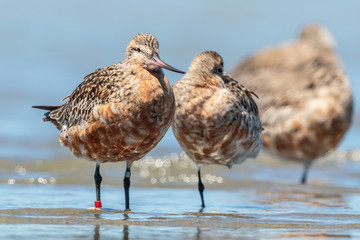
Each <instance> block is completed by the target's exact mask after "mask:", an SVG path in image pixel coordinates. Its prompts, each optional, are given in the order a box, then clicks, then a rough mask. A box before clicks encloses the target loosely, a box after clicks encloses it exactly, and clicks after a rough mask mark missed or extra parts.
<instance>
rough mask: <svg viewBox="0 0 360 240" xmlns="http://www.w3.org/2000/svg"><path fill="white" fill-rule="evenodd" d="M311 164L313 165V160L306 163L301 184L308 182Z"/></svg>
mask: <svg viewBox="0 0 360 240" xmlns="http://www.w3.org/2000/svg"><path fill="white" fill-rule="evenodd" d="M310 165H311V161H308V162H306V163H305V165H304V172H303V174H302V177H301V184H306V182H307V175H308V171H309V168H310Z"/></svg>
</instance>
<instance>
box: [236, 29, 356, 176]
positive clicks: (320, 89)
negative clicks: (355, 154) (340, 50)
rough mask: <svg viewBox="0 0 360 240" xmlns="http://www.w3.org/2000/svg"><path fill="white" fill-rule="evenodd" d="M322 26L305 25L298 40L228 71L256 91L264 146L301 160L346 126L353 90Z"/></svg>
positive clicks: (329, 145)
mask: <svg viewBox="0 0 360 240" xmlns="http://www.w3.org/2000/svg"><path fill="white" fill-rule="evenodd" d="M334 48H335V41H334V40H333V38H332V36H331V35H330V33H329V32H328V31H327V30H326V29H325V28H324V27H322V26H320V25H317V24H311V25H308V26H306V27H305V28H304V29H303V30H302V32H301V34H300V37H299V39H298V40H297V41H295V42H293V43H287V44H283V45H281V46H279V47H275V48H269V49H265V50H263V51H260V52H258V53H256V54H254V55H253V56H251V57H249V58H248V59H246V60H245V61H243V62H242V63H240V64H239V66H237V67H236V68H235V69H234V71H232V74H233V76H235V77H236V79H237V80H239V81H240V82H241V83H244V84H246V86H249V87H250V88H251V89H253V90H254V91H256V93H258V95H259V97H260V99H259V100H258V105H259V112H260V117H261V121H262V123H263V126H264V129H265V130H264V132H263V133H262V136H263V142H264V149H267V150H269V152H272V153H273V154H276V155H277V156H280V157H282V158H284V159H291V160H297V161H299V162H302V163H303V164H304V171H303V174H302V177H301V182H302V183H306V180H307V172H308V169H309V167H310V165H311V163H312V162H313V160H314V159H316V158H317V157H320V156H322V155H324V154H325V153H327V152H328V151H330V150H332V149H334V148H335V147H336V146H337V144H338V143H339V142H340V140H341V139H342V137H343V136H344V134H345V132H346V131H347V129H348V128H349V126H350V123H351V117H352V111H353V110H352V109H353V102H352V94H351V90H350V84H349V81H348V79H347V77H346V75H345V74H344V71H343V69H342V66H341V64H340V62H339V60H338V59H337V56H336V54H335V50H334Z"/></svg>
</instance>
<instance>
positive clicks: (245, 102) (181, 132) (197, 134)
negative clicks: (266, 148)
mask: <svg viewBox="0 0 360 240" xmlns="http://www.w3.org/2000/svg"><path fill="white" fill-rule="evenodd" d="M173 89H174V94H175V100H176V101H175V102H176V108H175V114H174V117H173V120H172V129H173V132H174V135H175V137H176V138H177V140H178V141H179V143H180V145H181V147H182V148H183V150H184V151H185V152H186V154H187V155H188V156H189V157H190V159H192V160H193V161H194V162H195V163H196V164H197V166H198V189H199V192H200V197H201V202H202V207H205V203H204V197H203V190H204V185H203V183H202V181H201V174H200V167H201V166H202V165H206V164H220V165H225V166H228V167H229V168H230V167H231V166H232V165H233V164H234V163H235V164H236V163H238V164H239V163H242V162H243V161H245V160H246V159H247V158H256V157H257V156H258V154H259V152H260V149H261V147H262V140H261V131H262V127H261V123H260V119H259V115H258V108H257V106H256V103H255V101H254V100H253V96H256V95H255V94H254V93H253V92H251V91H250V90H248V89H246V88H245V87H244V86H243V85H241V84H240V83H239V82H237V81H235V80H233V79H232V78H231V77H230V76H229V75H226V74H224V72H223V59H222V57H221V56H220V55H219V54H217V53H216V52H213V51H207V52H203V53H201V54H199V55H198V56H196V57H195V58H194V60H193V62H192V63H191V66H190V68H189V70H188V72H187V73H186V75H185V76H184V77H183V78H182V79H181V80H179V81H178V82H176V83H175V85H174V87H173Z"/></svg>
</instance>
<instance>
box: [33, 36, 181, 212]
mask: <svg viewBox="0 0 360 240" xmlns="http://www.w3.org/2000/svg"><path fill="white" fill-rule="evenodd" d="M161 68H165V69H168V70H171V71H174V72H179V73H184V72H182V71H180V70H178V69H176V68H173V67H171V66H169V65H167V64H166V63H164V62H163V61H161V60H160V58H159V43H158V41H157V40H156V38H155V37H154V36H153V35H152V34H139V35H137V36H135V37H134V38H133V39H132V40H131V41H130V43H129V45H128V47H127V49H126V56H125V60H124V61H123V62H119V63H115V64H113V65H110V66H108V67H105V68H102V69H98V70H96V71H95V72H93V73H91V74H89V75H87V76H86V77H85V78H84V81H83V82H82V83H81V84H80V85H79V86H78V87H77V88H76V89H75V90H74V92H73V93H72V94H70V95H69V96H67V97H65V98H64V99H63V100H67V102H65V103H64V104H62V105H59V106H34V108H40V109H43V110H48V111H49V112H47V113H46V114H45V116H46V117H45V118H44V119H43V121H50V122H52V123H53V124H54V125H55V126H56V127H57V128H58V129H59V130H60V131H61V132H60V136H59V139H60V142H61V144H62V145H64V146H66V147H68V148H69V149H70V150H71V152H72V153H73V154H74V155H75V156H77V157H82V158H85V159H88V160H91V161H95V162H96V170H95V175H94V179H95V186H96V201H95V207H101V200H100V184H101V181H102V177H101V175H100V163H104V162H119V161H126V171H125V177H124V190H125V208H126V209H127V210H128V209H130V206H129V188H130V174H131V171H130V169H131V164H132V162H133V161H135V160H138V159H140V158H142V157H143V156H144V155H145V154H147V153H148V152H149V151H150V150H151V149H153V148H154V147H155V146H156V145H157V143H158V142H159V141H160V140H161V139H162V137H163V136H164V134H165V133H166V131H167V130H168V128H169V126H170V122H171V117H172V115H173V113H174V108H175V104H174V94H173V91H172V88H171V86H170V84H169V82H168V79H167V78H166V76H165V75H164V73H163V71H162V69H161Z"/></svg>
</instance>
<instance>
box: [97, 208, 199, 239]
mask: <svg viewBox="0 0 360 240" xmlns="http://www.w3.org/2000/svg"><path fill="white" fill-rule="evenodd" d="M94 217H95V219H98V220H101V219H102V218H101V215H100V214H94ZM128 219H129V215H128V214H127V213H124V220H128ZM122 232H123V238H122V239H123V240H128V239H129V225H125V224H124V225H123V231H122ZM100 239H101V238H100V224H96V225H95V226H94V236H93V240H100ZM197 239H198V238H197Z"/></svg>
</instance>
